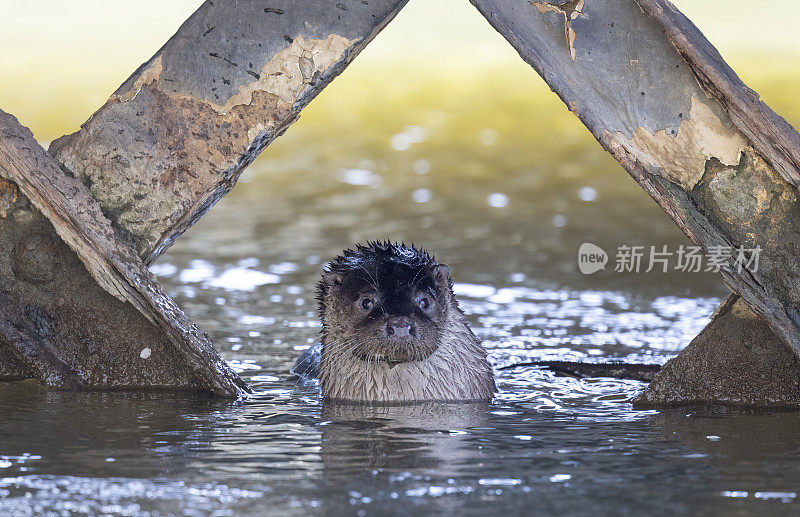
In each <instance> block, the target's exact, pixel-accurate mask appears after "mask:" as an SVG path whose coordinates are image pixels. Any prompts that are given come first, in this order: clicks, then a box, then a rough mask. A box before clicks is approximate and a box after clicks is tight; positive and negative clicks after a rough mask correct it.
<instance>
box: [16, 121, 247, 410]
mask: <svg viewBox="0 0 800 517" xmlns="http://www.w3.org/2000/svg"><path fill="white" fill-rule="evenodd" d="M0 177H2V178H4V180H5V184H6V185H8V182H14V184H15V186H16V188H17V189H18V194H17V195H16V201H15V204H16V203H21V204H22V205H25V206H24V209H21V210H15V211H14V213H13V214H9V215H11V217H9V216H8V215H7V216H6V217H5V218H4V220H3V223H4V226H6V227H5V228H3V230H5V231H3V232H2V234H3V237H9V236H11V237H12V238H13V236H14V235H22V238H21V239H20V240H19V241H18V242H17V243H16V244H15V246H14V247H13V251H12V253H11V254H10V256H11V263H10V264H8V265H7V266H6V267H5V268H2V269H4V271H3V273H4V275H3V277H4V278H5V281H4V282H3V284H4V285H3V290H2V291H0V295H2V297H3V298H4V300H3V302H4V303H3V312H2V314H1V315H0V342H4V343H5V344H6V347H7V348H8V349H10V350H11V351H12V353H13V357H14V359H15V361H16V363H17V364H21V365H24V367H25V368H26V369H27V371H28V372H29V373H30V374H31V375H33V376H34V377H35V378H36V379H38V380H39V381H40V382H41V383H42V384H43V385H45V386H52V387H58V388H71V389H76V388H89V387H91V388H98V387H105V388H109V387H117V388H125V387H144V386H149V387H153V384H147V383H145V384H144V385H138V384H137V382H141V381H140V380H139V377H138V376H141V375H148V374H151V377H152V379H151V381H150V382H151V383H154V384H155V385H156V386H158V384H162V385H164V386H169V385H174V384H175V383H176V381H178V382H180V380H183V381H184V382H185V385H186V386H191V387H193V388H194V389H199V390H207V391H210V392H213V393H216V394H219V395H227V396H233V397H238V396H240V395H242V394H243V393H245V392H247V391H248V389H247V386H246V385H245V384H244V382H243V381H242V380H241V379H240V378H239V376H238V375H236V373H235V372H233V371H232V370H231V369H230V367H229V366H227V364H226V363H225V361H223V360H222V358H220V357H219V355H217V353H216V351H215V350H214V348H213V346H212V345H211V342H210V341H209V340H208V336H206V335H205V334H204V333H202V332H201V331H200V330H199V329H198V328H197V327H195V326H194V324H193V323H192V322H191V321H190V320H189V319H188V318H187V317H186V316H185V315H184V314H183V312H181V310H180V309H179V308H178V307H177V306H176V305H175V303H174V302H173V301H172V300H171V299H170V298H169V297H168V296H167V295H166V294H165V293H164V292H163V291H162V290H161V288H160V286H159V285H158V283H157V282H156V280H155V278H154V277H153V275H152V274H151V273H150V272H149V271H148V270H147V268H146V267H145V266H144V264H143V263H142V262H141V259H139V257H138V256H137V255H136V254H135V253H134V252H133V250H132V249H131V248H129V247H128V246H127V245H125V244H122V243H121V242H119V240H118V239H117V237H116V236H115V235H114V230H113V228H112V227H111V223H110V222H109V221H108V220H107V219H106V218H105V216H104V215H103V214H102V212H101V210H100V206H99V204H98V203H97V201H96V200H95V199H94V198H93V197H92V196H91V194H90V193H89V191H88V189H87V188H86V186H85V185H83V184H82V183H81V182H80V181H78V180H77V179H75V178H74V177H72V176H69V175H67V174H66V173H64V171H62V170H61V169H60V168H59V167H58V163H57V162H56V161H55V159H53V157H52V156H50V155H49V154H48V153H47V151H45V150H44V149H42V148H41V147H40V146H39V144H38V143H37V142H36V140H34V138H33V135H32V134H31V133H30V131H28V130H27V129H25V128H23V127H22V126H20V125H19V122H17V120H16V119H15V118H14V117H13V116H11V115H8V114H7V113H3V112H2V111H0ZM28 202H30V204H29V205H28ZM20 208H22V206H20ZM42 216H45V217H46V219H45V217H42ZM26 219H27V221H26ZM30 220H36V221H37V223H38V224H37V226H38V230H37V231H30V227H29V226H28V224H29V223H30ZM45 221H47V222H45ZM26 223H28V224H26ZM26 226H28V227H26ZM15 230H17V231H15ZM59 237H60V239H59ZM71 255H77V257H78V258H79V260H80V262H78V261H76V260H71V259H72V257H71ZM81 265H82V266H83V268H81V267H80V266H81ZM9 266H10V267H9ZM9 269H10V271H9ZM81 269H83V271H81ZM87 272H88V273H89V275H91V279H86V280H88V282H86V283H85V284H83V285H80V286H72V287H74V288H78V289H79V290H78V291H75V292H72V296H71V297H70V298H68V299H67V298H64V295H65V294H67V293H68V292H69V291H71V290H72V289H69V288H68V286H67V285H66V284H67V283H68V282H67V281H59V280H60V279H61V278H62V277H60V276H57V273H66V274H67V275H70V276H77V277H85V276H86V273H87ZM14 280H17V281H16V282H15V281H14ZM92 280H94V282H93V281H92ZM95 282H96V283H95ZM30 284H34V285H35V286H36V287H33V286H32V285H30ZM53 285H56V287H55V289H53V291H54V292H52V291H51V292H48V289H47V288H48V287H50V286H53ZM101 288H102V290H105V291H106V292H107V293H108V294H111V295H112V296H114V297H115V298H116V300H114V302H112V303H110V308H111V310H110V312H111V313H112V314H113V316H117V317H119V316H122V317H124V318H125V319H123V320H118V319H117V318H113V317H112V318H111V319H109V320H108V321H109V322H112V323H117V324H118V325H119V327H123V326H125V324H126V323H127V322H130V325H129V328H128V329H123V328H117V329H116V330H117V331H123V330H126V331H129V330H130V327H133V328H136V327H145V328H146V329H147V330H148V331H149V333H150V334H151V335H155V336H153V337H155V339H154V341H155V343H152V342H151V341H149V340H141V341H140V340H134V341H126V340H125V339H120V340H115V342H112V343H113V344H111V343H93V341H94V336H93V335H92V333H94V332H95V329H93V328H92V326H91V322H92V316H95V317H96V316H97V313H101V312H103V311H102V310H101V307H98V306H94V305H93V304H91V303H89V304H83V306H79V304H77V303H75V302H74V299H75V298H76V297H84V296H86V291H91V290H92V289H94V291H95V293H94V294H96V298H95V299H97V300H98V301H100V302H101V303H107V302H108V301H109V300H108V298H109V297H108V296H106V295H105V293H101V292H100V291H101ZM6 289H8V291H6ZM62 290H64V291H66V292H64V293H59V294H60V295H61V296H58V295H56V296H55V297H53V296H52V294H55V293H56V292H59V291H62ZM37 291H38V292H37ZM35 294H40V295H42V296H40V297H38V298H39V299H33V300H31V298H33V296H31V295H35ZM48 295H50V296H48ZM87 299H89V300H90V299H92V297H88V296H86V298H85V300H87ZM131 306H132V307H133V308H134V310H130V309H128V307H131ZM115 309H116V310H115ZM137 311H138V313H137ZM120 313H121V314H120ZM143 317H144V318H146V320H145V321H138V322H137V321H135V320H142V319H144V318H143ZM154 325H155V326H156V328H153V326H154ZM137 337H138V336H137ZM156 343H158V344H160V345H161V346H160V347H155V344H156ZM103 345H104V346H106V347H111V348H114V349H115V350H114V352H115V353H116V354H118V355H119V356H120V357H119V358H118V361H117V362H116V363H114V364H113V365H112V364H102V363H94V362H93V361H91V360H88V359H89V357H88V356H91V355H93V354H92V347H99V346H103ZM145 348H147V349H149V351H150V352H149V354H148V353H145V354H143V353H142V350H144V349H145ZM154 348H155V349H156V350H157V354H155V355H158V356H160V357H159V358H158V359H156V357H155V356H154V354H153V353H152V351H153V349H154ZM164 359H166V362H165V361H164ZM173 361H175V362H174V363H173ZM153 365H157V366H159V367H160V369H162V370H163V371H161V372H148V369H149V367H150V366H153ZM126 366H127V367H128V368H130V369H131V370H133V371H134V372H136V374H138V376H136V377H134V378H133V379H132V378H131V377H130V374H126V373H122V372H121V371H118V372H115V371H114V368H115V367H116V368H122V370H125V369H127V368H126ZM182 370H184V371H182ZM159 374H160V375H159ZM11 376H13V375H11ZM159 377H160V379H159ZM98 378H100V379H102V380H98ZM134 379H136V380H134ZM155 379H159V380H155ZM179 386H180V384H179Z"/></svg>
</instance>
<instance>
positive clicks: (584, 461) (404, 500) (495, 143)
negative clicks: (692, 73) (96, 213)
mask: <svg viewBox="0 0 800 517" xmlns="http://www.w3.org/2000/svg"><path fill="white" fill-rule="evenodd" d="M492 80H493V81H495V82H493V83H491V84H489V85H487V84H485V83H484V82H482V81H483V79H480V80H477V79H476V80H475V81H474V82H470V83H466V82H464V83H461V82H458V84H457V85H456V84H450V87H451V88H450V89H447V88H439V87H438V86H435V87H430V88H428V87H426V88H424V95H420V96H419V97H415V96H413V95H411V96H410V97H409V99H408V102H407V104H406V108H407V109H404V110H402V112H398V113H397V114H396V116H394V117H386V113H385V106H386V105H392V103H396V99H391V98H388V99H378V100H377V101H375V102H372V103H362V104H359V105H358V106H355V107H353V106H348V110H349V109H351V108H352V113H350V112H348V116H347V117H343V116H341V114H342V112H341V109H340V106H339V105H338V104H336V102H329V103H328V104H327V105H326V104H325V100H324V98H323V97H320V99H319V100H318V101H315V103H314V105H313V106H312V108H311V109H312V110H313V109H316V111H310V112H308V115H306V113H305V112H304V119H305V122H303V123H302V124H300V125H299V126H298V128H297V129H295V128H292V130H290V131H289V132H288V133H287V134H286V136H284V137H282V138H281V139H280V140H278V141H277V143H276V144H274V145H273V146H272V147H270V149H269V150H268V151H267V152H266V153H265V155H264V159H262V160H260V161H259V162H257V163H256V164H254V166H253V167H251V170H249V171H248V172H247V173H245V176H244V178H243V179H244V181H245V182H244V183H243V184H241V185H239V186H238V187H237V188H236V189H235V190H234V191H233V192H232V193H231V195H230V196H228V197H226V198H225V199H224V200H223V201H222V202H221V203H220V204H219V205H218V206H217V207H216V208H215V209H214V211H213V212H212V213H210V214H209V215H208V216H207V217H205V218H204V219H203V220H201V221H200V223H199V224H198V225H196V226H195V227H194V228H193V229H191V230H190V231H188V232H187V233H186V234H185V236H184V237H183V238H182V239H180V240H179V241H178V243H177V244H176V245H175V246H174V247H173V248H172V249H171V250H170V251H169V252H168V253H167V254H166V255H165V256H164V257H163V258H162V259H161V260H160V261H159V262H158V263H157V264H156V265H154V266H153V271H154V272H155V273H156V274H158V275H160V276H161V278H162V281H163V283H164V285H165V287H166V288H167V289H168V291H169V293H170V294H171V295H172V296H174V297H175V298H176V300H177V301H178V303H179V304H180V305H181V306H182V307H183V308H184V309H185V310H186V311H187V313H188V314H189V315H190V317H191V318H192V319H194V320H195V321H197V323H198V324H199V325H200V326H201V327H202V328H203V329H204V330H206V331H208V332H209V334H210V335H211V336H212V339H213V341H214V343H215V346H216V347H217V348H218V349H219V350H220V352H221V353H222V355H223V356H224V357H225V358H226V359H227V360H228V361H229V362H230V363H231V365H232V366H233V367H234V368H236V369H237V371H239V372H240V373H241V375H242V376H244V377H245V378H246V379H247V380H248V382H250V383H251V385H252V386H253V387H254V389H255V390H256V395H255V396H254V397H253V398H252V399H251V400H249V401H247V402H244V403H227V402H220V401H214V400H209V399H205V398H197V397H191V396H187V395H176V394H156V393H149V394H148V393H145V394H141V393H140V394H131V393H79V394H75V393H56V392H49V391H46V390H41V389H38V388H36V387H35V386H33V385H31V384H29V383H22V384H15V385H2V386H0V400H2V401H3V403H2V404H0V515H7V514H8V515H16V514H37V513H46V512H50V513H52V514H69V513H70V512H72V513H102V514H106V513H108V514H121V515H148V514H149V515H155V514H160V515H166V514H187V515H193V514H218V515H230V514H233V515H261V514H264V513H276V514H279V515H303V516H307V515H309V514H311V515H314V514H321V515H339V514H342V515H353V514H358V513H359V512H363V514H375V515H384V514H387V515H395V514H397V515H407V514H412V515H414V514H418V513H421V512H422V511H423V509H424V510H425V511H427V512H429V513H441V514H449V513H455V512H458V513H464V514H485V513H490V512H491V513H520V514H526V515H527V514H530V513H541V514H546V515H550V514H556V515H560V514H565V513H568V512H572V513H576V514H587V513H592V514H609V515H617V514H643V513H653V514H685V513H692V514H708V513H723V512H724V513H732V514H744V513H756V512H758V513H759V514H770V513H773V514H785V513H787V508H788V506H787V505H793V504H795V502H796V501H797V497H796V496H795V492H796V491H797V488H796V480H797V479H798V477H799V476H800V462H798V457H797V456H798V454H799V451H800V447H798V445H799V444H798V438H797V437H796V436H797V433H796V430H797V429H798V427H800V416H798V415H797V414H795V413H780V412H766V413H748V412H741V411H726V410H722V409H719V408H716V409H715V408H695V409H691V408H689V409H686V408H685V409H682V410H679V411H663V412H658V411H634V410H633V409H632V406H631V404H630V402H629V401H630V400H631V398H632V397H633V396H635V394H636V393H637V392H638V391H639V390H641V389H642V388H643V386H644V385H643V384H642V383H640V382H636V381H619V380H611V379H581V380H578V379H572V378H567V377H558V376H556V375H554V374H553V373H552V372H547V371H542V370H539V369H537V368H531V367H520V368H514V369H510V370H497V374H498V377H497V385H498V388H499V391H498V393H497V397H496V399H495V400H494V401H493V402H492V403H491V404H467V405H460V404H449V405H448V404H444V405H441V404H440V405H432V404H426V405H421V406H416V407H383V408H366V407H357V406H326V405H323V404H322V402H321V400H320V397H319V389H318V386H317V385H316V384H314V383H308V384H295V383H294V382H289V381H287V380H286V374H287V372H288V370H289V368H290V367H291V365H292V364H293V363H294V360H295V359H296V357H297V356H298V355H299V354H300V353H301V352H302V351H303V350H304V349H306V348H308V347H309V346H310V345H311V344H313V343H315V342H316V341H317V339H318V335H319V322H318V321H317V318H316V307H315V300H314V297H315V283H316V281H317V279H318V278H319V272H320V268H321V266H322V264H324V262H325V260H326V258H327V257H332V256H334V255H336V254H337V253H338V252H339V251H341V249H342V248H343V247H345V246H351V245H352V244H354V243H355V242H359V241H363V240H364V239H365V238H392V239H396V240H406V241H407V242H410V241H413V242H416V243H417V244H420V245H422V246H423V247H429V248H431V251H433V252H435V254H436V256H437V257H438V258H440V259H441V260H442V261H444V262H447V263H449V264H450V266H451V268H452V271H453V273H454V276H455V278H456V279H457V280H458V282H459V283H458V284H456V292H457V293H458V296H459V299H460V301H461V306H462V308H463V309H464V311H465V312H466V314H467V316H468V318H469V320H470V323H471V325H472V327H473V330H474V331H475V333H476V334H477V335H478V336H479V337H480V338H481V339H482V340H483V342H484V344H485V346H486V348H487V349H488V351H489V357H490V360H491V362H492V364H493V365H495V366H498V367H500V366H505V365H509V364H513V363H518V362H525V361H532V360H539V359H553V360H598V361H599V360H609V359H618V360H624V361H629V362H648V363H661V362H664V361H665V360H666V359H667V358H668V357H670V356H671V355H673V354H675V353H677V351H678V350H680V348H681V347H683V346H685V344H686V343H687V342H688V340H689V339H690V338H691V337H693V336H694V335H695V334H696V333H697V332H698V331H699V330H700V329H701V328H702V327H703V325H705V323H706V321H707V319H708V316H709V314H710V313H711V311H712V310H713V309H714V307H715V306H716V304H717V303H718V301H719V299H720V298H721V297H722V296H724V295H725V294H726V290H725V288H724V287H723V286H722V285H721V283H720V282H719V279H718V278H717V277H716V276H714V275H712V274H685V273H678V272H674V271H671V272H668V273H650V274H619V273H614V272H613V268H607V270H606V271H601V272H598V273H596V274H594V275H582V274H581V273H580V272H579V271H578V269H577V265H576V260H575V258H576V252H577V249H578V247H579V246H580V245H581V244H582V243H584V242H595V243H597V244H598V245H600V246H601V247H603V248H605V249H609V250H610V249H614V248H615V247H616V246H618V245H620V244H628V245H639V244H641V245H656V246H661V245H668V246H669V247H670V248H673V249H674V248H676V247H677V246H678V245H680V244H682V243H685V238H684V237H683V236H682V235H681V234H680V233H679V232H678V231H677V230H676V229H675V228H674V226H673V225H672V223H670V222H669V221H668V220H667V219H666V217H664V215H663V214H662V213H661V212H660V210H658V209H657V208H656V207H655V205H653V204H652V201H651V200H649V199H648V198H647V197H646V195H645V194H644V193H643V192H641V190H640V189H639V188H638V187H637V186H635V185H634V184H633V182H631V181H630V180H629V179H628V178H627V177H626V176H625V175H624V173H623V172H622V171H621V170H620V169H619V167H618V165H617V164H616V163H615V162H613V161H612V160H611V159H610V158H609V157H608V156H606V154H605V153H604V151H602V149H600V148H599V146H597V144H596V142H594V140H592V139H591V137H590V136H589V135H588V134H585V132H584V131H583V130H582V129H580V128H579V127H577V126H576V125H575V123H574V121H573V120H572V119H571V118H568V119H567V118H565V117H570V115H568V114H567V113H566V110H563V107H562V106H560V105H558V104H556V103H555V102H551V101H552V99H547V98H545V97H540V96H535V95H534V96H532V95H531V94H530V91H529V90H527V89H525V88H519V87H518V82H516V81H499V80H498V79H497V77H493V79H492ZM456 82H457V81H456ZM331 88H334V89H335V88H336V83H334V85H333V86H332V87H331ZM453 88H455V90H454V89H453ZM486 91H493V92H494V93H495V95H493V96H492V97H491V99H490V98H489V97H487V96H486V95H485V92H486ZM454 92H456V93H459V95H456V94H455V93H454ZM462 94H463V95H462ZM376 95H377V96H378V97H380V95H381V93H376ZM387 95H389V94H388V93H387ZM332 98H335V97H332ZM465 99H470V101H469V102H467V101H465ZM490 100H491V102H490ZM337 102H338V101H337ZM314 106H317V107H318V108H314ZM326 106H327V108H326ZM509 114H514V116H513V117H511V116H509ZM351 115H352V116H351ZM565 120H568V122H564V121H565ZM365 127H367V128H369V130H368V131H365V129H364V128H365ZM301 128H302V130H301ZM331 135H337V137H336V138H332V137H331ZM532 142H534V143H535V144H536V145H532V144H531V143H532ZM612 201H613V202H612ZM631 214H635V217H633V216H632V215H631Z"/></svg>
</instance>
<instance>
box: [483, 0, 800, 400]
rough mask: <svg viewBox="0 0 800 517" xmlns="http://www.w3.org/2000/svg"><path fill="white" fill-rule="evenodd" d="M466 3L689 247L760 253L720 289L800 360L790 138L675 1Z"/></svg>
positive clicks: (729, 271) (726, 272)
mask: <svg viewBox="0 0 800 517" xmlns="http://www.w3.org/2000/svg"><path fill="white" fill-rule="evenodd" d="M471 1H472V3H473V4H474V5H475V6H476V7H477V8H478V10H479V11H480V12H481V13H482V14H483V15H484V16H485V17H486V19H487V20H488V21H489V22H490V23H491V24H492V26H494V27H495V29H497V30H498V31H499V32H500V33H501V34H502V35H503V36H504V37H505V38H506V39H507V40H508V41H509V43H511V45H512V46H514V48H515V49H516V50H517V51H518V52H519V53H520V56H521V57H522V58H523V59H524V60H525V61H526V62H528V63H529V64H530V65H531V66H533V67H534V68H535V69H536V70H537V72H539V74H540V75H541V76H542V77H543V78H544V80H545V81H547V83H548V84H549V85H550V87H551V88H552V89H553V91H554V92H555V93H556V94H557V95H558V96H559V97H560V98H561V99H562V100H563V101H564V103H565V104H566V105H567V106H568V107H569V109H570V110H571V111H572V112H573V113H574V114H575V115H576V116H577V117H578V118H579V119H580V120H581V121H582V122H583V123H584V124H585V125H586V127H587V128H588V129H589V130H590V131H591V132H592V134H593V135H594V137H595V138H596V139H597V140H598V142H600V144H601V145H602V146H603V147H604V148H605V149H606V150H607V151H608V152H610V153H611V154H612V155H613V156H614V157H615V158H616V159H617V160H618V161H619V162H620V164H622V166H623V167H624V168H625V169H626V170H627V171H628V172H629V173H630V175H631V176H632V177H633V178H634V179H635V180H636V181H637V182H638V183H639V185H640V186H641V187H642V188H643V189H644V190H645V191H646V192H647V193H648V194H650V196H651V197H653V199H654V200H655V201H656V202H657V203H658V204H659V205H660V206H661V207H662V208H663V209H664V211H665V212H666V213H667V214H668V215H669V216H670V217H671V218H672V220H673V221H674V222H675V223H676V224H677V226H678V227H679V228H680V229H681V230H682V231H683V232H684V233H685V234H686V235H687V236H688V237H689V239H691V240H692V242H694V243H695V244H697V245H700V246H702V247H703V248H704V250H705V251H706V252H707V253H708V252H709V250H713V249H723V248H724V249H738V248H740V247H742V248H745V249H756V248H759V249H760V255H759V256H760V262H759V264H758V268H757V270H756V271H751V270H749V269H747V268H741V269H737V268H734V267H727V268H723V270H722V271H721V274H722V277H723V280H724V281H725V283H726V284H727V285H728V286H729V287H730V288H731V289H732V290H733V291H734V292H736V293H738V294H739V295H741V297H742V298H743V299H744V301H745V302H746V303H747V304H748V305H749V306H750V307H751V308H752V309H753V310H754V311H755V313H756V314H757V315H759V316H760V317H761V318H763V320H764V322H765V323H766V324H767V325H768V328H771V329H772V331H773V332H774V333H775V339H774V340H767V341H770V342H773V343H777V344H776V345H775V346H776V350H775V353H776V354H780V347H781V346H783V345H782V344H783V343H785V344H787V345H788V346H789V347H790V348H791V349H792V350H793V351H794V353H795V354H796V355H800V332H799V331H800V313H799V312H798V307H800V290H798V289H797V288H796V286H797V285H798V282H800V267H798V266H799V265H800V263H799V262H798V259H797V257H798V253H797V246H796V242H798V237H800V210H798V207H799V206H800V203H799V202H800V199H799V198H798V193H797V188H796V185H797V182H798V178H800V172H798V171H799V170H800V168H799V167H800V136H799V135H798V134H797V132H796V131H795V130H794V128H792V127H791V126H790V125H789V124H788V123H787V122H786V121H784V120H783V119H782V118H780V117H779V116H778V115H776V114H775V113H774V112H772V110H770V109H769V108H768V107H767V106H766V105H765V104H764V103H763V102H761V101H760V100H759V99H758V95H757V94H756V93H755V92H753V91H752V90H750V89H749V88H747V87H746V86H744V84H743V83H742V82H741V80H740V79H739V78H738V77H737V76H736V74H735V73H733V71H732V70H731V69H730V67H728V66H727V65H726V64H725V62H724V61H723V60H722V58H721V57H720V56H719V53H718V52H717V51H716V50H715V49H714V47H713V46H712V45H711V44H710V43H709V42H708V41H707V40H706V39H705V37H704V36H703V35H702V33H700V31H699V30H697V28H696V27H694V26H693V25H692V24H691V22H689V21H688V20H687V19H686V18H685V17H684V16H683V15H681V14H680V13H679V12H678V11H677V10H676V9H675V8H674V7H673V6H672V5H671V4H670V3H669V2H667V1H666V0H636V1H634V0H605V1H591V0H590V1H584V0H570V1H567V2H555V1H553V2H545V1H537V2H527V1H519V0H471ZM736 329H737V327H735V326H731V328H730V331H731V332H736ZM717 352H718V351H715V349H714V350H712V349H709V350H708V353H709V354H712V353H717ZM695 357H697V356H695ZM659 375H661V374H659ZM721 375H724V372H722V373H721ZM673 378H674V379H679V376H674V377H673ZM675 382H677V381H675ZM734 388H735V387H734V386H731V389H734ZM679 391H681V393H682V395H681V397H683V398H684V399H685V401H687V402H691V401H692V400H693V399H692V389H685V390H679ZM698 400H699V399H698ZM762 402H763V403H764V404H765V405H769V404H770V401H769V400H768V399H767V398H764V399H763V401H762Z"/></svg>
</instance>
